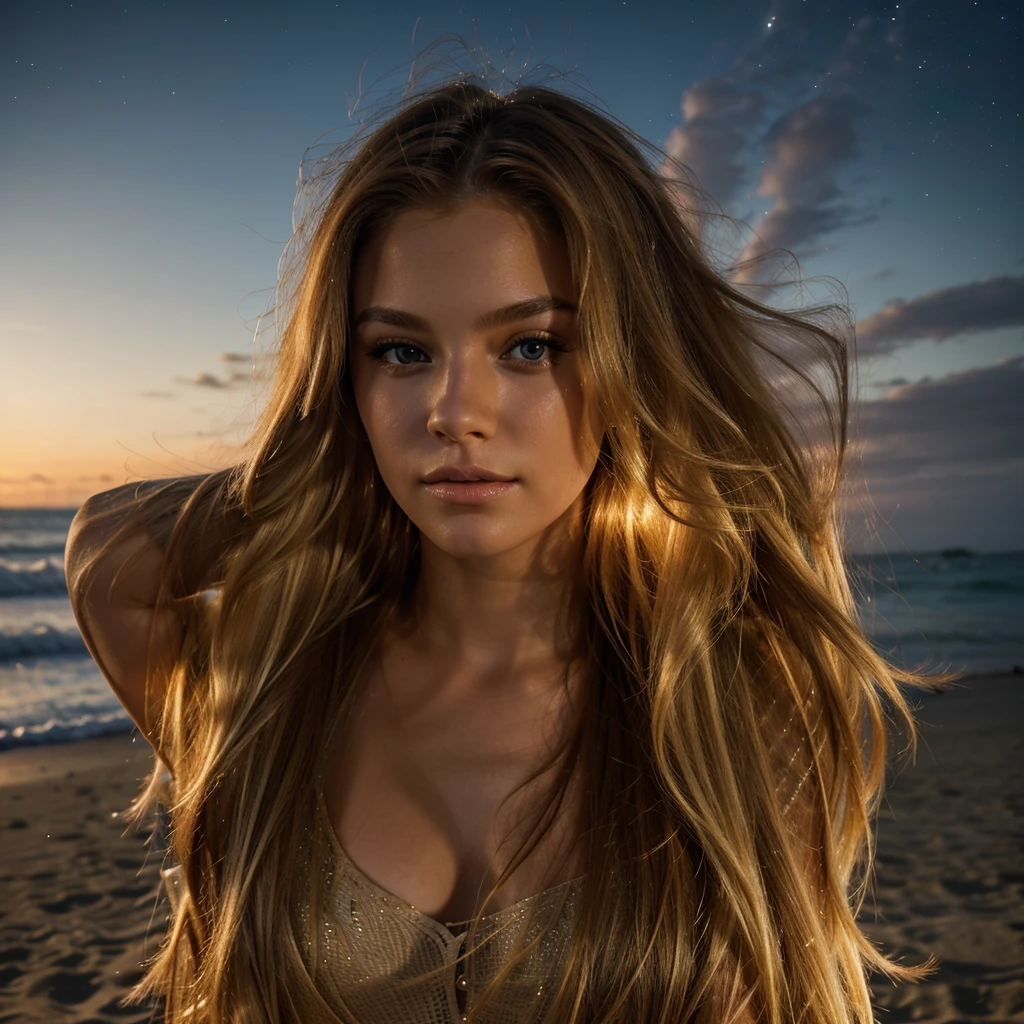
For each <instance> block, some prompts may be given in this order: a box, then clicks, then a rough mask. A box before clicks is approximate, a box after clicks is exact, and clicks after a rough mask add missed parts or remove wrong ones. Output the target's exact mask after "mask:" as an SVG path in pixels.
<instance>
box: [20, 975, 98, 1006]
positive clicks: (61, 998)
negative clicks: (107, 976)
mask: <svg viewBox="0 0 1024 1024" xmlns="http://www.w3.org/2000/svg"><path fill="white" fill-rule="evenodd" d="M98 977H99V972H98V971H90V972H89V973H87V974H86V973H81V972H79V971H56V972H54V973H53V974H47V975H46V977H44V978H40V979H39V981H37V982H36V983H35V984H34V985H33V986H32V987H31V988H30V989H29V993H28V994H29V995H30V996H41V995H47V996H49V997H50V998H51V999H52V1000H53V1001H54V1002H57V1003H60V1004H61V1005H62V1006H76V1005H77V1004H78V1003H84V1002H85V1001H86V1000H87V999H90V998H92V996H93V995H94V993H95V992H96V990H97V989H98V988H99V987H100V985H99V983H97V982H96V981H94V979H95V978H98Z"/></svg>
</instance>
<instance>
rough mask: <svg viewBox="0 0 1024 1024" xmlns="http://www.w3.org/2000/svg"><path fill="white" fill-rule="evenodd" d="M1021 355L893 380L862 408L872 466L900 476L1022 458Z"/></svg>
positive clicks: (959, 470) (1023, 360) (976, 467)
mask: <svg viewBox="0 0 1024 1024" xmlns="http://www.w3.org/2000/svg"><path fill="white" fill-rule="evenodd" d="M1022 394H1024V356H1012V357H1010V358H1008V359H1002V360H1000V361H999V362H997V363H994V364H992V365H989V366H981V367H976V368H973V369H970V370H963V371H960V372H959V373H951V374H948V375H947V376H945V377H941V378H939V379H937V380H923V381H919V382H918V383H916V384H895V386H893V387H892V388H890V389H889V391H887V392H886V394H885V396H884V397H883V398H881V399H878V400H876V401H873V402H865V403H864V404H863V405H862V406H861V408H860V433H861V436H862V438H863V441H864V443H865V445H866V448H865V453H866V457H870V459H871V462H872V465H873V467H874V472H875V473H876V474H881V475H886V476H896V477H897V478H900V479H902V478H903V477H904V475H905V474H906V473H907V472H908V471H912V472H921V471H924V470H926V469H929V467H934V466H937V465H942V466H943V467H944V468H945V471H947V472H949V471H951V469H952V467H954V466H956V467H957V468H956V469H955V472H957V473H962V472H967V473H976V472H984V471H987V470H986V467H988V468H989V469H991V467H992V466H993V465H995V464H997V463H1001V462H1002V461H1004V460H1006V459H1024V402H1022V401H1021V400H1020V399H1021V395H1022Z"/></svg>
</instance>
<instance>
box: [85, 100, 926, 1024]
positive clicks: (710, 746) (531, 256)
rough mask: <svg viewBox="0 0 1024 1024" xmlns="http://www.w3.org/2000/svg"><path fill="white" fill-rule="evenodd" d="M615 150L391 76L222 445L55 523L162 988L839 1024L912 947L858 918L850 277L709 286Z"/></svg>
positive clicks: (390, 1004)
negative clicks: (789, 304)
mask: <svg viewBox="0 0 1024 1024" xmlns="http://www.w3.org/2000/svg"><path fill="white" fill-rule="evenodd" d="M638 146H639V140H637V139H635V137H631V136H630V134H629V133H628V131H627V130H626V129H624V128H622V127H621V126H618V125H616V124H615V123H613V122H612V121H611V120H610V119H609V118H607V117H606V116H604V115H602V114H600V113H598V112H596V111H595V110H593V109H591V108H589V107H588V106H586V105H585V104H583V103H580V102H578V101H576V100H574V99H571V98H569V97H567V96H565V95H562V94H560V93H558V92H555V91H552V90H549V89H545V88H519V89H515V90H513V91H511V92H509V93H508V94H507V95H505V96H499V95H496V94H495V93H493V92H490V91H488V90H486V89H484V88H481V87H479V86H477V85H475V84H473V83H472V82H471V81H457V82H454V83H451V84H448V85H446V86H443V87H440V88H436V89H435V90H433V91H431V92H429V93H427V94H425V95H422V96H420V97H418V98H415V99H413V100H411V101H409V102H408V103H406V104H405V105H404V107H403V108H402V109H401V110H399V111H398V112H397V113H396V114H394V115H393V116H392V117H391V118H390V119H389V120H388V121H387V122H386V123H384V124H382V125H381V126H380V127H379V128H378V129H377V130H375V131H374V132H373V133H372V134H370V135H369V137H368V138H366V140H365V142H363V144H362V145H361V146H360V148H359V149H358V151H357V152H356V153H355V155H354V156H352V157H351V159H349V160H347V162H344V163H343V164H342V166H341V168H340V171H339V173H338V174H337V175H336V176H334V177H333V178H325V179H322V180H330V182H331V188H330V190H329V191H327V192H325V193H324V195H323V196H322V201H321V202H320V203H319V204H317V205H316V208H315V209H314V211H313V213H312V214H311V217H310V221H309V222H310V223H311V224H312V225H313V227H312V229H311V232H310V235H309V238H308V243H307V245H306V247H305V249H304V251H303V263H302V266H301V273H300V276H299V278H298V283H297V286H296V288H295V293H294V302H293V306H292V308H291V311H290V316H289V318H288V320H287V327H286V329H285V331H284V334H283V338H282V342H281V346H280V353H279V357H278V360H277V365H276V371H275V372H276V376H275V378H274V387H273V391H272V394H271V395H270V398H269V401H268V402H267V404H266V407H265V409H264V410H263V411H262V413H261V418H260V420H259V422H258V424H257V426H256V429H255V431H254V433H253V435H252V437H251V440H250V442H249V445H248V447H247V449H246V450H245V453H244V457H243V458H241V459H240V461H239V462H238V464H237V465H236V466H233V467H232V468H230V469H229V470H226V471H224V472H220V473H214V474H211V475H209V476H206V477H196V478H188V479H184V480H172V481H164V482H158V483H156V484H150V485H146V486H139V487H131V488H127V489H126V488H122V489H119V490H115V491H111V492H106V493H105V494H101V495H97V496H96V497H94V498H93V499H90V501H89V502H87V503H86V505H85V506H84V507H83V509H82V511H81V512H80V513H79V515H78V516H77V517H76V520H75V523H74V525H73V528H72V535H71V538H70V540H69V547H68V556H67V564H68V578H69V589H70V591H71V594H72V600H73V604H74V607H75V609H76V614H77V616H78V618H79V622H80V623H81V626H82V632H83V635H84V636H85V638H86V642H87V643H88V645H89V648H90V650H91V651H92V652H93V654H94V655H95V657H96V660H97V662H98V663H99V664H100V666H101V668H102V669H103V671H104V673H105V675H106V676H107V678H108V679H109V681H110V683H111V685H112V686H113V688H114V689H115V691H116V692H117V693H118V695H119V697H120V698H121V699H122V701H123V702H124V704H125V706H126V707H127V709H128V711H129V713H130V714H131V715H132V717H133V718H134V720H135V721H136V722H137V723H138V725H139V727H140V729H142V731H143V732H144V733H145V734H146V735H147V737H148V738H149V739H150V740H151V742H152V743H153V745H154V747H155V748H156V750H157V751H158V752H159V755H160V757H161V758H162V759H163V762H164V763H166V765H167V766H168V767H169V769H170V770H171V772H172V773H173V776H174V802H173V807H172V817H173V831H172V835H171V846H172V851H173V853H174V855H175V857H176V859H177V860H178V861H179V862H180V864H181V869H182V884H181V887H180V888H181V899H180V901H179V902H178V905H177V907H176V909H175V911H174V914H173V918H172V920H171V923H170V930H169V934H168V937H167V939H166V942H165V944H164V945H163V947H162V949H161V951H160V952H159V954H158V955H157V956H156V957H155V959H154V961H153V963H152V965H151V967H150V972H149V974H148V976H147V977H146V979H144V981H143V982H142V983H141V984H140V985H139V986H138V987H137V989H136V990H135V993H134V994H135V995H136V996H137V997H138V998H141V997H143V996H145V995H149V994H153V993H161V994H163V995H164V996H166V1000H167V1018H166V1019H167V1020H168V1021H178V1020H183V1019H186V1018H187V1019H189V1020H193V1021H195V1020H207V1021H232V1022H249V1021H265V1020H270V1021H275V1022H276V1021H313V1020H316V1021H319V1020H324V1021H328V1020H345V1021H359V1022H361V1024H371V1022H377V1021H388V1022H392V1024H403V1022H413V1021H426V1020H432V1021H434V1020H436V1021H455V1020H469V1021H479V1022H496V1021H515V1022H524V1024H526V1022H539V1021H542V1020H543V1021H549V1022H550V1021H553V1022H558V1024H562V1022H565V1024H584V1022H586V1024H596V1022H602V1024H604V1022H608V1024H611V1022H613V1021H614V1022H620V1021H621V1022H630V1024H635V1022H648V1021H649V1022H664V1024H669V1022H671V1024H678V1022H684V1021H693V1022H702V1024H703V1022H707V1024H726V1022H733V1024H741V1022H753V1021H758V1022H764V1024H783V1022H785V1024H791V1022H793V1021H801V1022H807V1024H812V1022H814V1024H825V1022H828V1024H836V1022H840V1021H843V1022H846V1021H850V1022H853V1021H858V1022H867V1021H870V1020H871V1019H872V1015H871V1006H870V1000H869V990H868V987H867V985H866V980H865V977H866V972H867V971H882V972H884V973H885V974H887V975H888V976H889V977H890V978H892V979H894V980H903V981H910V980H917V979H919V978H920V977H923V976H924V973H925V972H926V971H927V969H928V965H925V967H918V968H910V967H903V966H898V965H896V964H894V963H892V962H890V961H889V960H887V959H886V958H885V957H884V956H883V955H882V954H881V953H879V952H878V951H877V950H876V949H875V948H874V946H873V945H872V944H871V943H870V942H869V941H868V940H867V939H866V938H865V937H864V936H863V935H862V934H861V932H860V931H859V929H858V927H857V925H856V922H855V914H856V910H857V908H858V907H859V905H860V901H861V900H862V899H863V896H864V886H865V881H864V877H865V873H866V872H867V871H869V869H870V842H869V839H870V822H871V817H872V813H873V811H874V809H875V808H876V806H877V802H878V799H879V796H880V788H881V786H882V783H883V778H884V763H885V753H886V731H885V714H884V709H883V706H882V701H883V699H884V700H885V701H887V703H888V705H889V707H890V709H891V710H892V711H895V712H896V713H897V714H898V715H899V716H900V717H901V719H902V720H903V722H904V724H905V725H906V726H907V727H908V728H909V730H910V733H911V736H912V735H913V720H912V717H911V715H910V711H909V707H908V704H907V702H906V699H905V698H904V697H903V696H902V694H901V692H900V690H899V689H898V687H897V686H896V682H897V681H903V680H905V681H908V682H912V683H919V682H921V681H922V680H920V679H919V678H918V677H916V676H911V675H908V674H905V673H900V672H898V671H897V670H896V669H894V668H893V667H892V666H890V665H888V664H887V663H886V662H885V661H884V660H882V659H881V658H880V657H879V656H878V655H877V654H875V653H874V651H873V650H872V648H871V646H870V644H869V643H868V641H867V639H866V638H865V636H864V634H863V632H862V630H861V628H860V626H859V625H858V621H857V618H856V614H855V610H854V605H853V602H852V600H851V595H850V588H849V584H848V581H847V577H846V573H845V569H844V566H843V561H842V557H841V555H842V552H841V544H840V539H839V534H838V527H837V516H836V501H835V496H836V488H837V485H838V481H839V478H840V469H841V464H842V458H843V451H844V447H845V442H846V415H847V402H848V378H847V351H846V342H845V336H844V332H843V329H842V323H843V321H842V319H841V313H840V312H839V311H836V310H813V311H805V312H804V313H803V314H801V315H796V314H787V313H781V312H778V311H777V310H774V309H772V308H770V307H767V306H764V305H760V304H758V303H757V302H755V301H753V300H751V299H750V298H749V297H747V296H746V295H745V294H744V293H743V292H741V291H739V290H737V289H736V288H734V287H733V286H731V285H730V284H729V283H728V282H727V281H726V280H724V279H723V277H722V276H720V275H719V274H718V273H716V271H715V270H714V269H713V267H712V264H711V262H710V259H709V256H708V255H707V252H706V251H705V248H704V246H703V245H702V242H701V240H700V238H699V236H698V235H697V234H696V233H695V232H696V227H695V224H696V223H697V222H696V219H695V215H693V214H692V213H688V212H687V211H688V209H689V197H690V196H691V193H690V192H688V191H687V190H686V189H685V188H684V186H683V185H682V184H680V183H679V182H675V181H672V180H670V179H669V178H667V177H666V176H664V175H662V174H659V173H657V172H656V171H654V170H652V169H651V165H650V164H649V163H648V162H647V161H646V160H645V159H644V156H643V155H642V153H641V150H640V149H639V148H638ZM801 348H803V350H804V352H805V355H804V358H803V362H802V363H801V361H800V358H799V356H798V352H799V350H800V349H801ZM823 382H831V384H832V385H834V387H833V388H832V389H831V390H832V392H834V394H832V396H831V398H830V397H829V395H830V390H829V388H826V387H825V384H824V383H823ZM797 384H804V385H805V386H806V387H805V393H804V394H803V398H801V394H800V393H798V391H797V389H796V387H795V385H797ZM808 395H809V396H810V397H811V398H812V399H814V400H815V401H816V402H817V405H818V408H819V411H821V412H824V413H825V414H826V419H825V423H826V425H827V426H829V427H830V428H831V429H830V431H828V432H826V434H824V435H822V434H821V433H820V432H819V433H818V434H817V435H815V437H814V438H813V443H812V440H810V439H808V438H804V437H801V436H800V434H801V430H802V428H803V427H804V426H805V425H806V424H808V423H810V422H811V421H812V419H813V413H814V409H813V408H812V406H811V405H810V404H809V403H808V402H807V401H806V398H807V396H808ZM865 741H867V742H865ZM159 767H160V765H159V764H158V765H157V769H159ZM156 779H157V771H156V770H155V771H154V776H153V785H151V790H153V789H154V787H155V782H156ZM151 795H152V793H151V792H150V793H147V794H146V795H145V796H151ZM144 805H145V803H144V801H143V803H142V805H141V806H137V808H136V809H137V811H138V812H139V813H141V809H142V807H144Z"/></svg>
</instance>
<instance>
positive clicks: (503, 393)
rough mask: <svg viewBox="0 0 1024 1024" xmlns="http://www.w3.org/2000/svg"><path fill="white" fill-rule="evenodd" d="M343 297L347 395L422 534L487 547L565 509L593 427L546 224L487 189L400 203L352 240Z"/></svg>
mask: <svg viewBox="0 0 1024 1024" xmlns="http://www.w3.org/2000/svg"><path fill="white" fill-rule="evenodd" d="M352 300H353V302H352V316H353V320H352V324H353V327H352V342H351V351H350V357H351V363H350V366H351V375H352V386H353V390H354V392H355V398H356V405H357V407H358V410H359V415H360V417H361V419H362V422H363V426H364V427H365V429H366V433H367V435H368V437H369V439H370V445H371V446H372V448H373V454H374V456H375V458H376V460H377V467H378V469H379V471H380V475H381V477H382V478H383V480H384V483H385V484H386V485H387V487H388V490H390V492H391V494H392V495H393V497H394V499H395V501H396V502H398V504H399V506H401V508H402V509H403V510H404V511H405V513H406V515H408V516H409V518H410V519H411V520H412V522H413V523H415V525H416V526H417V527H419V529H420V531H421V533H422V535H423V537H424V538H425V539H427V540H429V541H430V542H432V543H433V544H435V545H436V546H437V547H439V548H440V549H441V550H443V551H445V552H447V553H448V554H450V555H453V556H456V557H474V556H487V555H496V554H501V553H504V552H508V551H512V550H514V549H517V548H520V547H521V546H522V545H524V544H529V543H530V542H532V541H536V540H539V539H540V537H541V535H542V534H544V533H545V531H548V530H549V529H550V528H552V527H553V526H555V527H556V528H557V524H558V523H559V522H561V523H563V524H564V523H565V522H566V521H567V518H568V516H571V515H572V511H573V507H574V505H575V504H576V503H577V502H578V500H579V499H580V496H581V492H582V490H583V487H584V485H585V484H586V482H587V480H588V479H589V478H590V474H591V473H592V472H593V469H594V466H595V464H596V462H597V456H598V451H599V449H600V444H601V436H602V433H601V429H600V426H599V424H598V423H597V421H596V415H595V409H594V403H593V401H592V400H591V399H590V393H589V389H588V387H587V386H586V382H585V380H584V377H583V372H582V371H583V366H582V362H581V360H580V357H579V355H578V353H577V352H576V335H575V319H576V318H575V303H576V294H575V290H574V288H573V282H572V275H571V273H570V268H569V260H568V255H567V253H566V250H565V245H564V243H563V242H562V241H561V239H559V238H557V237H551V236H550V234H546V233H545V232H544V231H543V229H541V228H540V227H539V226H538V225H537V224H536V223H535V222H534V221H533V219H532V218H530V217H529V216H527V215H525V214H522V213H519V212H517V211H513V210H511V209H510V208H508V207H505V206H503V205H500V204H497V203H494V202H487V201H479V200H474V201H471V202H467V203H464V204H463V205H461V206H459V207H457V208H455V209H454V210H447V211H438V210H433V209H429V210H428V209H421V208H416V209H412V210H407V211H405V212H403V213H402V214H400V215H399V216H398V217H397V218H396V219H395V220H394V222H393V223H392V225H391V226H390V228H389V229H388V230H387V231H385V232H384V233H382V235H381V236H380V237H378V238H376V239H375V240H373V242H371V243H370V244H369V245H368V246H367V248H366V250H365V251H364V253H363V254H362V256H361V258H360V260H359V262H358V264H357V266H356V268H355V273H354V278H353V295H352ZM459 470H462V471H464V475H466V471H468V475H472V476H478V475H479V476H487V475H492V476H496V477H500V478H501V480H499V481H495V480H491V481H487V480H483V481H480V482H475V483H474V482H468V481H463V480H459V479H457V477H458V472H457V471H459ZM478 471H479V472H478ZM563 517H565V518H563Z"/></svg>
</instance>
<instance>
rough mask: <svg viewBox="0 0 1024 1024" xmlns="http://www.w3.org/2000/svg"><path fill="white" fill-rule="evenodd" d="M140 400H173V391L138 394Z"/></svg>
mask: <svg viewBox="0 0 1024 1024" xmlns="http://www.w3.org/2000/svg"><path fill="white" fill-rule="evenodd" d="M140 397H141V398H174V397H175V396H174V392H173V391H143V392H141V393H140Z"/></svg>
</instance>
